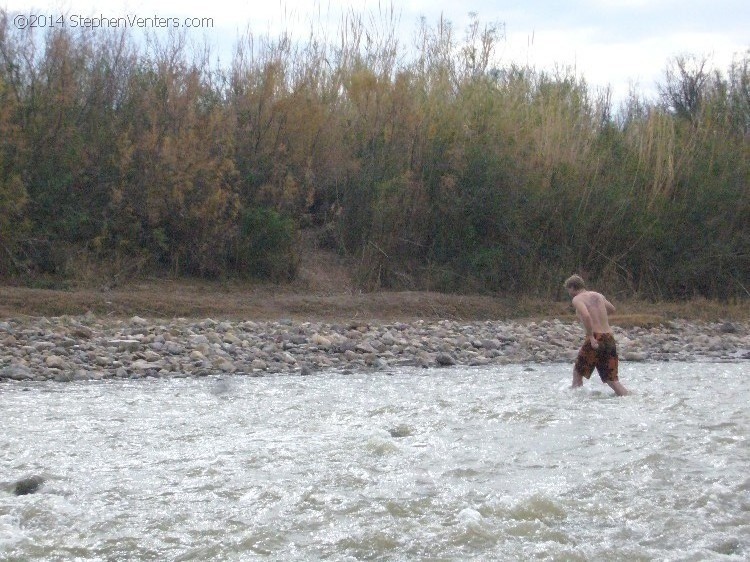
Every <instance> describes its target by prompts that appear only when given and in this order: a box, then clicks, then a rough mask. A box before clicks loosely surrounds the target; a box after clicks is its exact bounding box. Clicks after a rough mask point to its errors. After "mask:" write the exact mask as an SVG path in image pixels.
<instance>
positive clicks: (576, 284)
mask: <svg viewBox="0 0 750 562" xmlns="http://www.w3.org/2000/svg"><path fill="white" fill-rule="evenodd" d="M565 288H566V289H573V290H574V291H580V290H581V289H585V288H586V284H585V283H584V282H583V277H581V276H580V275H571V276H570V277H568V279H567V280H566V281H565Z"/></svg>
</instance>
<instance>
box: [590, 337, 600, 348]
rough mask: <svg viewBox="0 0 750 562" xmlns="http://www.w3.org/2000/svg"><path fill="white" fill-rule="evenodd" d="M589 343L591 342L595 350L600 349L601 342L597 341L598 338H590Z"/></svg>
mask: <svg viewBox="0 0 750 562" xmlns="http://www.w3.org/2000/svg"><path fill="white" fill-rule="evenodd" d="M589 341H590V342H591V347H593V348H594V349H599V342H598V341H596V338H595V337H594V336H591V337H590V338H589Z"/></svg>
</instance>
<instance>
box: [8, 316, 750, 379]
mask: <svg viewBox="0 0 750 562" xmlns="http://www.w3.org/2000/svg"><path fill="white" fill-rule="evenodd" d="M614 330H615V336H616V338H617V342H618V347H619V353H620V359H621V361H698V360H709V361H747V360H750V323H742V322H733V323H729V322H725V323H699V322H687V321H680V320H676V321H671V322H669V323H666V324H664V325H660V326H655V327H651V328H643V327H636V328H627V329H625V328H619V327H615V328H614ZM582 340H583V336H582V330H581V328H580V327H579V326H578V325H577V324H574V323H565V322H562V321H560V320H550V321H541V322H517V321H481V322H458V321H453V320H441V321H436V322H432V321H430V322H428V321H421V320H419V321H415V322H411V323H408V324H406V323H390V324H386V323H378V324H375V323H357V322H349V323H343V324H330V323H324V322H303V323H300V322H292V321H285V320H281V321H275V322H254V321H242V322H234V321H232V322H230V321H217V320H212V319H204V320H186V319H175V320H147V319H144V318H140V317H137V316H136V317H133V318H130V319H127V320H113V319H110V318H102V317H97V316H95V315H93V314H87V315H85V316H75V317H71V316H62V317H54V318H23V319H8V320H5V321H2V322H0V380H2V381H7V380H15V381H46V380H54V381H60V382H64V381H71V380H101V379H110V378H127V379H138V378H144V377H193V376H198V377H200V376H207V375H216V374H234V375H247V376H264V375H267V374H302V375H306V374H312V373H315V372H318V371H323V370H340V371H343V370H351V371H359V370H387V369H389V368H393V367H398V366H423V367H432V366H441V365H443V366H446V365H467V366H474V365H492V364H504V363H550V362H572V361H573V359H574V358H575V355H576V353H577V350H578V348H579V347H580V345H581V343H582Z"/></svg>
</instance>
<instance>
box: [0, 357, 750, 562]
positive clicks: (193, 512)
mask: <svg viewBox="0 0 750 562" xmlns="http://www.w3.org/2000/svg"><path fill="white" fill-rule="evenodd" d="M746 367H747V365H746V364H716V365H710V364H697V363H694V364H672V363H664V364H656V365H647V364H638V365H637V366H635V365H632V364H628V365H623V368H622V377H623V381H624V382H625V384H626V385H627V386H628V388H632V389H633V390H634V391H635V392H636V394H635V395H634V396H630V397H627V398H623V399H620V398H616V397H614V395H613V394H612V391H611V390H610V389H609V388H608V387H606V386H604V385H602V384H600V383H599V382H598V381H594V380H592V381H591V382H589V383H587V385H586V387H585V388H584V389H583V390H578V391H572V390H570V389H568V388H567V386H568V384H569V382H570V381H569V378H570V366H568V365H540V366H535V370H534V371H527V370H525V369H524V366H505V367H497V368H492V369H489V368H482V369H465V368H455V369H443V370H421V369H420V370H400V371H395V372H392V373H389V374H383V373H379V374H365V373H363V374H355V375H343V374H335V373H331V374H327V375H320V376H314V377H266V378H223V379H218V378H206V379H178V380H153V381H138V382H132V381H111V382H99V383H95V382H87V383H68V384H64V385H60V384H54V383H45V384H37V385H28V384H27V385H21V384H10V383H7V384H3V385H0V408H1V411H2V412H3V431H2V434H0V453H1V454H0V462H1V463H2V464H1V465H0V466H1V467H2V474H1V475H0V560H29V559H45V560H68V559H79V560H128V559H130V560H132V559H138V560H248V559H255V558H258V559H260V558H263V559H270V560H320V559H327V560H361V559H367V560H394V559H402V560H408V559H413V560H427V559H429V560H466V559H472V560H497V559H533V558H536V559H567V560H601V559H609V560H633V559H641V560H650V559H670V560H705V559H727V560H745V559H747V558H748V557H750V476H748V473H747V467H748V466H750V450H749V449H748V441H747V436H748V428H749V427H750V423H749V422H750V407H749V406H748V401H747V398H746V397H747V391H746V389H745V388H744V385H743V384H742V381H743V380H744V379H743V377H744V372H745V370H746ZM28 476H41V477H43V478H44V483H43V485H42V486H41V488H40V489H39V490H38V491H37V492H36V493H34V494H29V495H24V496H16V495H13V493H12V491H13V485H14V483H15V482H16V481H17V480H19V479H21V478H24V477H28Z"/></svg>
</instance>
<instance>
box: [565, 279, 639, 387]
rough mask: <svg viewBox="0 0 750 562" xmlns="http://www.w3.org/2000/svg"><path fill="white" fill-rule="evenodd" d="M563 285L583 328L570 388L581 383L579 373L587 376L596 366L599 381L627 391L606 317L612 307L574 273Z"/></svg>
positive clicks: (581, 377)
mask: <svg viewBox="0 0 750 562" xmlns="http://www.w3.org/2000/svg"><path fill="white" fill-rule="evenodd" d="M565 288H566V289H567V290H568V294H569V295H570V296H571V297H572V298H573V306H574V307H575V309H576V315H577V316H578V319H579V320H580V321H581V323H582V324H583V327H584V328H585V329H586V341H585V342H584V344H583V347H581V350H580V351H579V352H578V357H577V358H576V364H575V367H573V385H572V386H573V388H576V387H579V386H582V385H583V377H586V378H587V379H588V378H590V377H591V373H592V372H593V371H594V368H596V370H597V372H598V373H599V377H600V378H601V379H602V382H605V383H607V384H608V385H609V386H610V387H611V388H612V390H614V391H615V393H616V394H617V395H618V396H625V395H627V394H630V393H629V392H628V390H627V389H626V388H625V387H624V386H623V385H622V384H621V383H620V380H619V378H618V375H617V371H618V366H619V361H618V357H617V346H616V345H615V338H614V335H613V334H612V328H610V327H609V317H608V313H610V312H614V311H615V307H614V306H613V305H612V303H611V302H609V301H608V300H607V299H606V298H604V295H602V294H600V293H597V292H595V291H587V290H586V287H585V285H584V283H583V279H581V278H580V277H579V276H578V275H573V276H572V277H570V278H569V279H568V280H567V281H565Z"/></svg>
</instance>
